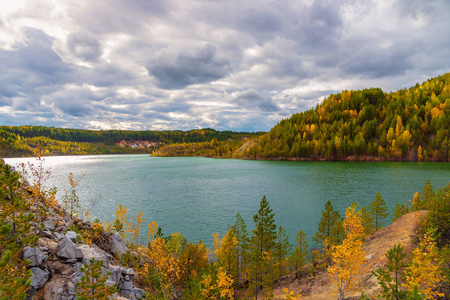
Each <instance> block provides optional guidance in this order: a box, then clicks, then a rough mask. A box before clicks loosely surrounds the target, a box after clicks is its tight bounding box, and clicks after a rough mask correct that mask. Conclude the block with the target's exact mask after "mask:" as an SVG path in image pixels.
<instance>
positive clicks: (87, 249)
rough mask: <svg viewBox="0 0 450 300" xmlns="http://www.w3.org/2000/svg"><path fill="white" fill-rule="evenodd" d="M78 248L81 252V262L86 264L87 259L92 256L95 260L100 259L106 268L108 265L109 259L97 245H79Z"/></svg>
mask: <svg viewBox="0 0 450 300" xmlns="http://www.w3.org/2000/svg"><path fill="white" fill-rule="evenodd" d="M79 249H80V250H81V252H83V259H82V261H81V263H83V264H86V265H88V264H89V260H91V259H92V258H93V259H94V260H95V261H102V262H103V267H104V268H106V269H107V268H108V267H109V259H108V256H107V255H106V252H105V251H103V250H101V249H100V248H98V247H97V246H95V245H93V246H89V245H80V247H79Z"/></svg>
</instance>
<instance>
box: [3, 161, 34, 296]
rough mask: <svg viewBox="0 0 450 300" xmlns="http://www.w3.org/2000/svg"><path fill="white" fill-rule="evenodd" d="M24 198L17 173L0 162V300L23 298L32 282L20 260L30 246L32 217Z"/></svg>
mask: <svg viewBox="0 0 450 300" xmlns="http://www.w3.org/2000/svg"><path fill="white" fill-rule="evenodd" d="M29 207H30V203H29V201H28V199H27V198H26V196H25V195H24V189H23V186H22V182H21V180H20V176H19V174H17V173H16V172H14V170H13V169H12V168H11V167H10V166H9V165H6V164H1V163H0V299H2V300H3V299H24V298H25V297H26V291H27V290H28V288H29V286H30V283H31V280H30V278H31V271H30V270H27V265H28V263H27V261H24V260H23V259H22V249H23V247H24V246H29V245H33V244H34V243H35V242H36V240H37V238H38V237H37V236H36V235H34V234H30V233H31V232H30V229H31V221H32V220H33V219H34V215H33V214H31V213H29V210H28V209H29Z"/></svg>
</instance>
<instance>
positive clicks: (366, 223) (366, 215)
mask: <svg viewBox="0 0 450 300" xmlns="http://www.w3.org/2000/svg"><path fill="white" fill-rule="evenodd" d="M359 213H360V214H361V218H362V225H363V227H364V233H365V235H366V236H367V235H370V234H371V233H372V232H373V230H374V228H373V223H374V219H373V217H372V215H371V214H370V212H369V211H368V210H367V209H366V208H365V207H364V206H361V209H360V210H359Z"/></svg>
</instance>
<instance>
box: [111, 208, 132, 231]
mask: <svg viewBox="0 0 450 300" xmlns="http://www.w3.org/2000/svg"><path fill="white" fill-rule="evenodd" d="M127 218H128V208H127V207H123V206H122V204H119V208H118V209H117V210H116V219H115V220H114V222H113V225H112V228H113V229H114V230H116V231H117V232H118V233H119V234H120V235H121V236H122V238H123V239H125V238H127V237H128V234H129V233H130V232H132V231H133V225H132V224H131V222H129V221H128V220H127Z"/></svg>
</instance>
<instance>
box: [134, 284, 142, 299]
mask: <svg viewBox="0 0 450 300" xmlns="http://www.w3.org/2000/svg"><path fill="white" fill-rule="evenodd" d="M133 293H134V296H135V297H136V299H144V294H145V291H144V290H143V289H140V288H137V287H135V288H134V289H133Z"/></svg>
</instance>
